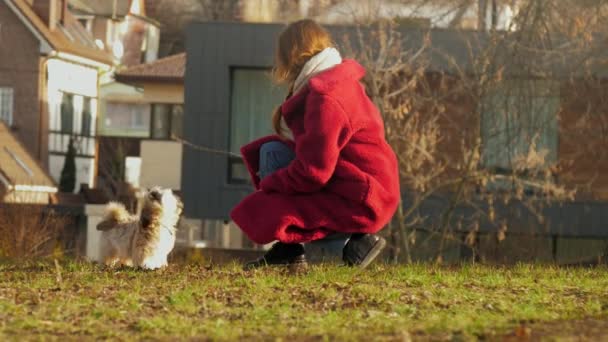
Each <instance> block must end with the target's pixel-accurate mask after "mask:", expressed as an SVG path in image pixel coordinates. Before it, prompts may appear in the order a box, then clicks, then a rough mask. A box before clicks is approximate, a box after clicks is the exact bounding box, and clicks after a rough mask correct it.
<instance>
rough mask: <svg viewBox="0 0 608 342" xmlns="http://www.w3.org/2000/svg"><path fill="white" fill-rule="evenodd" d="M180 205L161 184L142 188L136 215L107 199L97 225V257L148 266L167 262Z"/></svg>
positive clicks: (112, 263)
mask: <svg viewBox="0 0 608 342" xmlns="http://www.w3.org/2000/svg"><path fill="white" fill-rule="evenodd" d="M182 207H183V206H182V202H181V201H180V200H179V199H178V198H177V197H176V196H175V195H174V194H173V191H171V190H168V189H164V190H163V189H161V188H153V189H150V190H149V191H147V192H146V194H145V195H144V199H143V207H142V210H141V214H140V215H139V216H137V215H131V214H130V213H129V212H128V211H127V210H126V209H125V207H124V205H122V204H120V203H116V202H111V203H109V204H108V206H107V207H106V213H105V216H104V218H103V220H102V221H101V222H100V223H99V224H98V225H97V230H100V231H102V234H101V248H100V250H101V260H102V261H104V262H105V264H106V265H108V266H115V265H124V266H136V267H141V268H144V269H151V270H154V269H158V268H161V267H164V266H167V255H168V254H169V253H170V252H171V251H172V250H173V247H174V246H175V233H176V226H177V223H178V221H179V218H180V215H181V212H182Z"/></svg>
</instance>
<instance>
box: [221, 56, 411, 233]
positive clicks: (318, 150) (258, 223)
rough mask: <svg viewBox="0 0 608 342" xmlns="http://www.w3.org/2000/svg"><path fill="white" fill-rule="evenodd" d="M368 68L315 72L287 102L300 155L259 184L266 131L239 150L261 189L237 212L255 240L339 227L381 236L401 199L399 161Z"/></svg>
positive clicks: (350, 63)
mask: <svg viewBox="0 0 608 342" xmlns="http://www.w3.org/2000/svg"><path fill="white" fill-rule="evenodd" d="M364 74H365V69H364V68H363V67H362V66H361V65H359V64H358V63H357V62H355V61H354V60H344V61H343V62H342V63H341V64H339V65H337V66H335V67H333V68H331V69H328V70H326V71H324V72H321V73H320V74H317V75H315V76H314V77H312V78H311V79H310V80H309V82H308V86H306V87H304V89H302V90H301V91H299V92H298V93H297V94H295V95H294V96H292V97H290V98H289V99H287V100H286V101H285V102H284V103H283V104H282V105H281V112H282V114H283V118H284V119H285V123H286V124H287V126H288V127H289V128H290V129H291V131H292V134H293V137H294V140H293V141H288V142H287V144H288V145H290V146H292V147H293V148H294V149H295V154H296V157H295V159H294V160H293V161H292V162H291V163H290V164H289V166H288V167H286V168H284V169H281V170H279V171H277V172H275V173H273V174H271V175H269V176H267V177H266V178H264V179H263V180H262V181H261V182H260V179H259V177H258V176H257V172H258V166H259V150H260V146H262V144H264V143H265V142H268V141H272V140H280V138H279V137H278V136H268V137H264V138H261V139H258V140H256V141H253V142H251V143H249V144H247V145H245V146H243V147H242V148H241V153H242V154H243V158H244V160H245V164H246V165H247V168H248V170H249V173H250V174H251V178H252V180H253V184H254V186H255V188H256V192H254V193H253V194H251V195H249V196H247V197H246V198H245V199H244V200H243V201H242V202H241V203H239V204H238V205H237V206H236V207H235V208H234V209H233V210H232V212H231V214H230V216H231V217H232V219H233V220H234V222H235V223H236V224H237V225H238V226H239V227H240V228H241V229H242V230H243V231H244V232H245V233H246V234H247V235H248V236H249V238H251V240H253V241H255V242H257V243H261V244H264V243H269V242H272V241H274V240H279V241H282V242H286V243H295V242H308V241H312V240H318V239H322V238H324V237H325V236H327V235H329V234H331V233H333V232H344V233H376V232H377V231H379V230H380V229H382V227H384V226H385V225H386V224H387V223H388V222H389V220H390V219H391V217H392V216H393V214H394V213H395V210H396V209H397V205H398V202H399V174H398V170H397V159H396V157H395V154H394V153H393V150H392V149H391V148H390V146H389V145H388V144H387V142H386V141H385V139H384V125H383V122H382V118H381V117H380V113H379V112H378V109H377V108H376V107H375V106H374V104H373V103H372V102H371V101H370V99H369V98H368V97H367V95H366V94H365V91H364V89H363V87H362V86H361V84H360V83H359V80H360V79H361V78H362V77H363V75H364Z"/></svg>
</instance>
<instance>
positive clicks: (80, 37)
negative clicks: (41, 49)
mask: <svg viewBox="0 0 608 342" xmlns="http://www.w3.org/2000/svg"><path fill="white" fill-rule="evenodd" d="M8 1H9V2H11V3H13V4H14V5H15V7H16V8H17V9H18V10H19V11H20V12H21V14H22V15H23V16H24V17H25V18H26V19H27V20H28V21H29V22H30V23H31V24H32V26H33V27H34V28H35V29H36V31H38V32H39V33H40V35H42V37H44V39H45V40H46V41H47V42H48V43H49V44H50V45H51V47H52V48H53V49H55V50H57V51H59V52H65V53H70V54H73V55H76V56H80V57H84V58H87V59H91V60H94V61H97V62H101V63H104V64H107V65H112V63H113V61H112V56H111V55H110V54H108V53H107V52H105V51H103V50H101V49H99V48H97V46H96V45H95V43H94V41H93V39H92V37H90V35H89V34H88V32H86V30H84V29H83V28H82V27H80V26H79V23H78V21H77V20H76V18H75V17H74V16H73V15H72V14H70V13H69V12H68V13H66V16H65V24H64V25H60V24H57V28H56V29H54V30H51V29H50V28H49V27H48V25H47V24H45V23H44V21H43V20H42V19H40V17H38V15H37V14H36V12H34V10H33V9H32V7H31V6H30V5H29V4H28V2H27V1H25V0H8Z"/></svg>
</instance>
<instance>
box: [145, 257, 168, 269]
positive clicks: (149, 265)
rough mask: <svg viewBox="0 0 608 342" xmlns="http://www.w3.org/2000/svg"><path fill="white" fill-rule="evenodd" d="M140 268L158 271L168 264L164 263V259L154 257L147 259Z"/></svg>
mask: <svg viewBox="0 0 608 342" xmlns="http://www.w3.org/2000/svg"><path fill="white" fill-rule="evenodd" d="M140 266H141V267H142V268H144V269H147V270H156V269H159V268H162V267H165V266H167V262H166V261H164V262H163V260H162V258H160V257H158V256H154V255H153V256H150V257H147V258H145V259H144V260H143V262H142V263H141V265H140Z"/></svg>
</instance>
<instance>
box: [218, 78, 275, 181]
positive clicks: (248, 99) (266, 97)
mask: <svg viewBox="0 0 608 342" xmlns="http://www.w3.org/2000/svg"><path fill="white" fill-rule="evenodd" d="M285 93H286V92H285V91H284V90H283V89H281V88H278V87H276V86H275V85H273V84H272V82H271V80H270V78H269V75H268V71H267V70H264V69H233V70H232V75H231V94H230V151H232V152H234V153H238V152H239V149H240V147H241V146H243V145H245V144H246V143H248V142H250V141H251V140H253V139H255V138H259V137H261V136H264V135H267V134H270V133H272V128H271V114H272V111H273V110H274V108H275V107H277V106H278V105H280V104H281V102H282V101H283V99H284V97H285ZM228 179H229V182H230V183H246V182H247V181H248V179H249V176H248V173H247V169H246V168H245V165H244V164H243V161H242V160H241V159H239V158H231V159H230V162H229V170H228Z"/></svg>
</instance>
